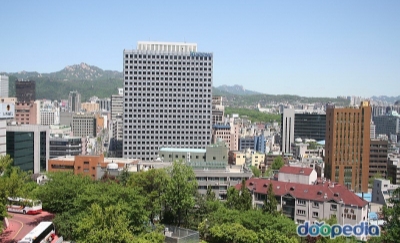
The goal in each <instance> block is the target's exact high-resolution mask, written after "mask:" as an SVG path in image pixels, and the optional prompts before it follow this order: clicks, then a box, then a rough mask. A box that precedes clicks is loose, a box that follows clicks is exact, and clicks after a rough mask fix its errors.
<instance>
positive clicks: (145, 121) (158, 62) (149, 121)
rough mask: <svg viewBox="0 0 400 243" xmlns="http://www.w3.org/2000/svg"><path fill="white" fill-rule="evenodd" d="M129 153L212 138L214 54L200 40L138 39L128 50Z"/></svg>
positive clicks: (146, 153) (142, 155) (201, 143)
mask: <svg viewBox="0 0 400 243" xmlns="http://www.w3.org/2000/svg"><path fill="white" fill-rule="evenodd" d="M123 61H124V114H123V116H124V117H123V124H124V131H123V133H124V136H123V156H124V158H138V159H142V160H152V159H154V158H155V157H156V155H157V153H158V149H159V148H161V147H176V148H194V149H201V148H203V149H204V148H205V147H206V146H207V145H209V144H210V142H211V132H212V129H211V122H212V117H211V111H212V107H211V105H212V96H211V95H212V79H213V76H212V73H213V54H212V53H200V52H197V44H189V43H163V42H139V43H138V47H137V49H136V50H124V58H123Z"/></svg>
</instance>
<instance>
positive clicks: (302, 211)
mask: <svg viewBox="0 0 400 243" xmlns="http://www.w3.org/2000/svg"><path fill="white" fill-rule="evenodd" d="M297 214H298V215H306V210H297Z"/></svg>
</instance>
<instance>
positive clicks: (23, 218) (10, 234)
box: [0, 212, 54, 243]
mask: <svg viewBox="0 0 400 243" xmlns="http://www.w3.org/2000/svg"><path fill="white" fill-rule="evenodd" d="M9 215H10V217H9V218H8V220H9V223H10V225H9V227H8V229H6V230H5V231H4V232H3V234H1V235H0V242H2V243H3V242H4V243H16V242H18V241H19V240H21V239H22V237H24V236H25V235H27V234H28V233H29V232H30V231H31V230H32V229H33V228H35V227H36V225H38V224H39V223H40V222H42V221H52V220H53V218H54V215H52V214H50V213H48V212H42V213H41V214H38V215H23V214H14V213H9Z"/></svg>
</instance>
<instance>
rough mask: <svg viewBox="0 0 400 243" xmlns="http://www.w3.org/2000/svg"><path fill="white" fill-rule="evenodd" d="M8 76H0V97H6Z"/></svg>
mask: <svg viewBox="0 0 400 243" xmlns="http://www.w3.org/2000/svg"><path fill="white" fill-rule="evenodd" d="M8 83H9V82H8V76H5V75H0V97H2V98H6V97H8Z"/></svg>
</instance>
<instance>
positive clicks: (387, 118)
mask: <svg viewBox="0 0 400 243" xmlns="http://www.w3.org/2000/svg"><path fill="white" fill-rule="evenodd" d="M373 121H374V124H375V133H376V135H377V136H378V135H381V134H384V135H386V136H388V137H390V135H392V134H396V135H397V134H400V115H399V114H398V113H397V112H396V111H390V112H389V113H387V114H386V115H384V116H375V117H374V118H373Z"/></svg>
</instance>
